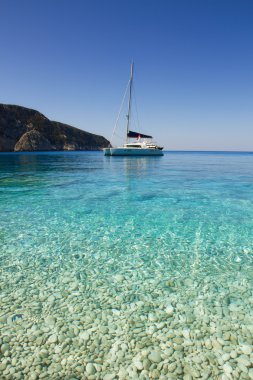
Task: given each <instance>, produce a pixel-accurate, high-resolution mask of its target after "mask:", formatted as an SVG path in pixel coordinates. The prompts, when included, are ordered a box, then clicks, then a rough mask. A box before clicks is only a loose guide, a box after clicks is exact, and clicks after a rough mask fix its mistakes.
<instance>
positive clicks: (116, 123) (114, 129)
mask: <svg viewBox="0 0 253 380" xmlns="http://www.w3.org/2000/svg"><path fill="white" fill-rule="evenodd" d="M130 81H131V79H129V81H128V83H127V86H126V90H125V93H124V96H123V99H122V102H121V105H120V108H119V112H118V116H117V119H116V122H115V124H114V128H113V132H112V137H111V141H112V138H113V136H114V134H115V131H116V128H117V125H118V121H119V117H120V114H121V111H122V107H123V105H124V103H125V98H126V94H127V90H128V87H129V85H130Z"/></svg>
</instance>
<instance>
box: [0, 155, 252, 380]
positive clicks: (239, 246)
mask: <svg viewBox="0 0 253 380" xmlns="http://www.w3.org/2000/svg"><path fill="white" fill-rule="evenodd" d="M0 266H1V267H0V309H1V310H0V346H1V347H0V349H1V354H0V355H1V360H2V362H1V364H0V379H11V380H12V379H29V380H33V379H58V380H61V379H66V380H74V379H76V380H78V379H80V380H82V379H91V380H92V379H103V380H113V379H133V380H135V379H143V380H145V379H162V380H163V379H177V380H180V379H182V380H191V379H222V380H227V379H228V380H229V379H253V351H252V346H253V153H246V152H178V151H170V152H169V151H168V152H165V154H164V156H162V157H108V156H104V155H103V153H102V152H50V153H1V154H0Z"/></svg>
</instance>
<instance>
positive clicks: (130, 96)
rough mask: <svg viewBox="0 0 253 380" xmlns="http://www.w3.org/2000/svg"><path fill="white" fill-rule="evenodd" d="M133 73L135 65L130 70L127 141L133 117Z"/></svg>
mask: <svg viewBox="0 0 253 380" xmlns="http://www.w3.org/2000/svg"><path fill="white" fill-rule="evenodd" d="M133 73H134V64H133V62H132V63H131V70H130V81H129V100H128V112H127V135H126V138H127V141H128V132H129V124H130V115H131V106H132V84H133Z"/></svg>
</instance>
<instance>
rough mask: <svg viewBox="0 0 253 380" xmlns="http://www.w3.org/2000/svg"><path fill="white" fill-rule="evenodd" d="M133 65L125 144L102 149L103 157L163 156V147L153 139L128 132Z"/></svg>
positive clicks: (131, 75)
mask: <svg viewBox="0 0 253 380" xmlns="http://www.w3.org/2000/svg"><path fill="white" fill-rule="evenodd" d="M133 68H134V66H133V63H132V64H131V70H130V80H129V98H128V112H127V124H126V143H125V144H123V145H122V146H119V147H110V148H104V154H105V156H163V152H162V150H163V147H161V146H159V145H157V144H156V143H154V142H153V141H152V139H153V137H152V136H149V135H145V134H143V133H139V132H134V131H131V130H130V121H131V110H132V88H133Z"/></svg>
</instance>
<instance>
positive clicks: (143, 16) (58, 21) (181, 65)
mask: <svg viewBox="0 0 253 380" xmlns="http://www.w3.org/2000/svg"><path fill="white" fill-rule="evenodd" d="M252 17H253V1H252V0H236V1H234V0H128V1H127V0H125V1H123V0H89V1H88V0H72V1H70V0H22V1H21V0H1V22H0V35H1V48H0V52H1V59H0V68H1V69H0V86H1V87H0V94H1V98H0V102H1V103H8V104H18V105H23V106H26V107H31V108H34V109H37V110H39V111H40V112H42V113H43V114H45V115H46V116H47V117H48V118H50V119H52V120H58V121H62V122H65V123H68V124H71V125H73V126H76V127H79V128H81V129H84V130H87V131H89V132H93V133H97V134H101V135H103V136H105V137H107V138H110V136H111V132H112V129H113V125H114V122H115V118H116V114H117V112H118V108H119V105H120V102H121V99H122V95H123V92H124V90H125V85H126V83H127V80H128V75H129V66H130V62H131V60H132V59H134V61H135V89H136V99H137V105H138V114H139V120H140V125H141V130H142V132H146V133H148V134H152V135H154V136H155V138H156V140H157V141H158V142H160V143H162V144H164V145H165V148H166V149H197V150H201V149H203V150H209V149H210V150H253V22H252Z"/></svg>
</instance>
